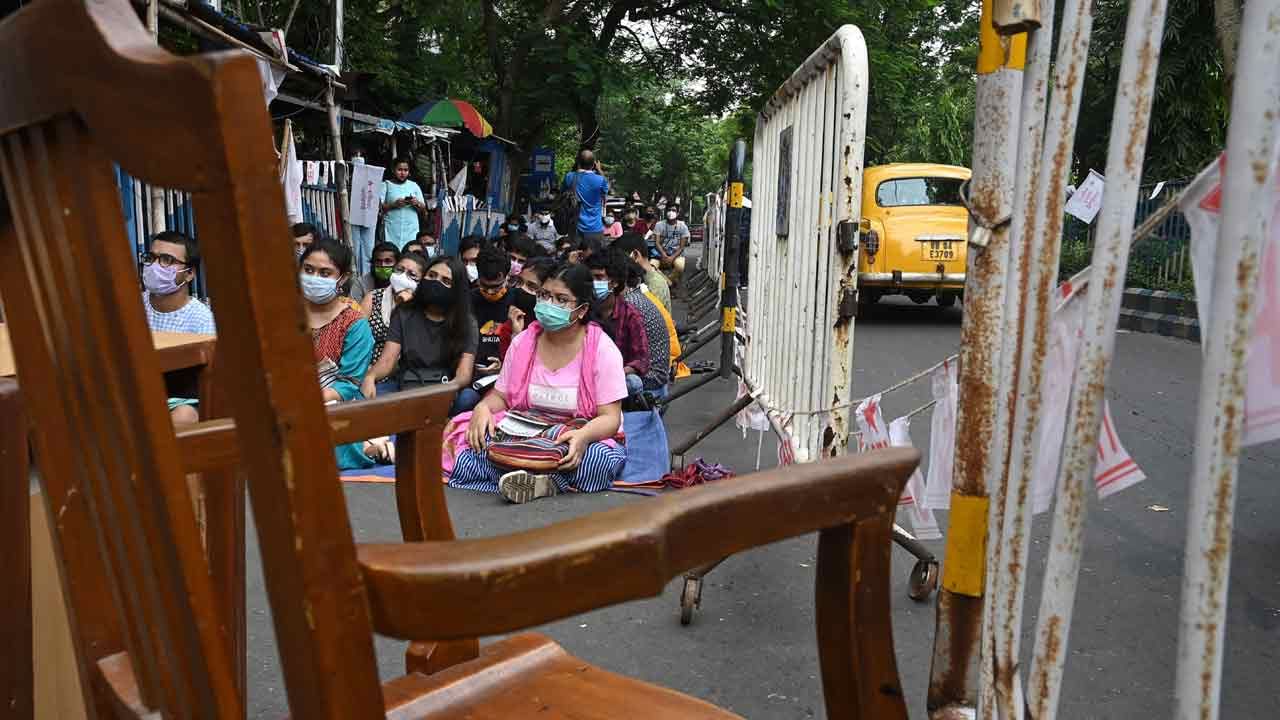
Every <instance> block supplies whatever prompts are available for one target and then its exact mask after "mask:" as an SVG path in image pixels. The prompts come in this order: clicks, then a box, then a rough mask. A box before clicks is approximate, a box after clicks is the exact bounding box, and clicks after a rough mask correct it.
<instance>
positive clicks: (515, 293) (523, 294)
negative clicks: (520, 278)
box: [511, 287, 538, 316]
mask: <svg viewBox="0 0 1280 720" xmlns="http://www.w3.org/2000/svg"><path fill="white" fill-rule="evenodd" d="M511 304H512V305H515V306H516V307H517V308H519V309H520V312H523V313H524V314H525V315H529V316H532V315H533V308H534V306H535V305H537V304H538V298H537V297H536V296H535V295H534V294H533V293H531V292H529V291H528V290H525V289H524V288H520V287H518V288H512V290H511Z"/></svg>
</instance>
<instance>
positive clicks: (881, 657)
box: [816, 514, 907, 720]
mask: <svg viewBox="0 0 1280 720" xmlns="http://www.w3.org/2000/svg"><path fill="white" fill-rule="evenodd" d="M892 528H893V516H892V515H891V514H886V515H884V516H881V517H875V518H872V519H869V520H864V521H862V522H861V523H859V524H858V525H857V526H849V525H845V526H841V527H835V528H829V529H827V530H823V531H822V532H821V534H820V535H819V536H818V578H817V592H816V595H817V597H816V604H817V619H818V657H819V661H820V662H821V665H822V691H823V695H824V696H825V698H826V703H827V717H829V718H831V720H855V719H857V720H861V719H863V718H876V719H877V720H906V718H907V706H906V701H905V700H904V699H903V696H902V685H901V683H900V681H899V679H898V664H897V660H896V659H895V656H894V651H893V625H892V617H891V612H890V611H891V606H890V601H889V570H890V564H891V559H892V555H891V549H892V547H891V545H890V538H891V537H892V532H893V530H892Z"/></svg>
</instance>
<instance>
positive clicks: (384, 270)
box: [373, 267, 395, 280]
mask: <svg viewBox="0 0 1280 720" xmlns="http://www.w3.org/2000/svg"><path fill="white" fill-rule="evenodd" d="M393 270H395V268H394V267H376V268H374V269H373V276H374V277H376V278H378V279H379V280H390V279H391V272H392V271H393Z"/></svg>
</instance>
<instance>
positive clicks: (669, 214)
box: [667, 212, 678, 222]
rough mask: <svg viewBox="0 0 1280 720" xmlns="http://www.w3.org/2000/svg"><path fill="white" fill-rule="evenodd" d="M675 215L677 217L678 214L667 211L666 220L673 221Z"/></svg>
mask: <svg viewBox="0 0 1280 720" xmlns="http://www.w3.org/2000/svg"><path fill="white" fill-rule="evenodd" d="M676 217H678V214H677V213H674V212H669V213H667V220H668V221H669V222H674V221H675V219H676Z"/></svg>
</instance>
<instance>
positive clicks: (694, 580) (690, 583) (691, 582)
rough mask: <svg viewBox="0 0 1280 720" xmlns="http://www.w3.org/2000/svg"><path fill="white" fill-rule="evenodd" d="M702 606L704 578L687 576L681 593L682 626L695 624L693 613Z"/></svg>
mask: <svg viewBox="0 0 1280 720" xmlns="http://www.w3.org/2000/svg"><path fill="white" fill-rule="evenodd" d="M701 605H702V578H700V577H692V576H689V575H686V576H685V578H684V590H683V591H682V592H681V593H680V624H681V625H688V624H689V623H691V622H693V611H694V610H695V609H696V608H699V607H701Z"/></svg>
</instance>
